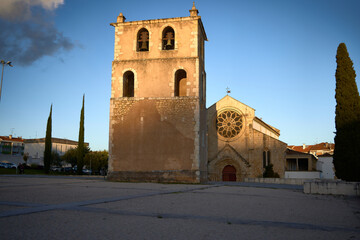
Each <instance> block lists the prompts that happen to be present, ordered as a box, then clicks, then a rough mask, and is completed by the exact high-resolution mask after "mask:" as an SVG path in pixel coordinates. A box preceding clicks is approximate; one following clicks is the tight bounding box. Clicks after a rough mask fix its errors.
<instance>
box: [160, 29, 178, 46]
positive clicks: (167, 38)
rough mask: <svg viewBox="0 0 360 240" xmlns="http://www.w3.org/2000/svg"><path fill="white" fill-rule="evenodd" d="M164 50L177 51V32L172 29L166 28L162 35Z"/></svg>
mask: <svg viewBox="0 0 360 240" xmlns="http://www.w3.org/2000/svg"><path fill="white" fill-rule="evenodd" d="M162 49H163V50H173V49H175V32H174V29H173V28H172V27H166V28H165V29H164V31H163V34H162Z"/></svg>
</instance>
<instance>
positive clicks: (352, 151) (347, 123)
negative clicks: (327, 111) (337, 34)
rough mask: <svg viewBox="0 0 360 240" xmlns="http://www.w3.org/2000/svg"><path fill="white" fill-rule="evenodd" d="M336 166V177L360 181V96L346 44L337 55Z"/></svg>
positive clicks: (339, 49)
mask: <svg viewBox="0 0 360 240" xmlns="http://www.w3.org/2000/svg"><path fill="white" fill-rule="evenodd" d="M336 63H337V68H336V73H335V78H336V89H335V99H336V109H335V128H336V135H335V150H334V160H333V162H334V167H335V174H336V177H338V178H340V179H342V180H346V181H360V96H359V91H358V88H357V85H356V82H355V77H356V73H355V70H354V67H353V62H352V61H351V59H350V57H349V54H348V51H347V48H346V45H345V43H340V44H339V47H338V49H337V54H336Z"/></svg>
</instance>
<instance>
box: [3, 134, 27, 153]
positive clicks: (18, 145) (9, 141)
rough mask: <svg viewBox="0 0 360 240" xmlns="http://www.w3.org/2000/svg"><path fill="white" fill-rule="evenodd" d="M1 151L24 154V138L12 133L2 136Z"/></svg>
mask: <svg viewBox="0 0 360 240" xmlns="http://www.w3.org/2000/svg"><path fill="white" fill-rule="evenodd" d="M0 153H1V154H10V155H18V156H21V155H23V154H24V139H22V137H17V138H14V137H12V135H9V136H0Z"/></svg>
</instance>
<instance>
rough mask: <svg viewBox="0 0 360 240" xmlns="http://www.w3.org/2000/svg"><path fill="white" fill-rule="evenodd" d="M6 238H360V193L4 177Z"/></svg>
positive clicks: (1, 234)
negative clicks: (338, 194) (359, 196)
mask: <svg viewBox="0 0 360 240" xmlns="http://www.w3.org/2000/svg"><path fill="white" fill-rule="evenodd" d="M0 192H1V194H0V239H229V238H232V239H360V199H359V198H355V197H341V196H323V195H306V194H303V193H302V190H301V189H300V188H299V186H292V187H291V186H283V187H282V188H279V187H276V186H271V185H266V184H260V185H259V184H257V185H256V186H255V185H251V184H244V183H240V184H233V185H224V184H223V183H212V184H209V185H197V184H156V183H119V182H107V181H104V179H103V178H100V177H47V176H26V175H23V176H4V175H3V176H0Z"/></svg>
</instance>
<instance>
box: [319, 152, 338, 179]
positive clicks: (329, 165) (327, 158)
mask: <svg viewBox="0 0 360 240" xmlns="http://www.w3.org/2000/svg"><path fill="white" fill-rule="evenodd" d="M316 168H317V169H318V170H319V171H321V176H320V177H321V178H324V179H334V178H335V172H334V163H333V155H332V154H329V153H325V154H323V155H320V156H318V161H317V164H316Z"/></svg>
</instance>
